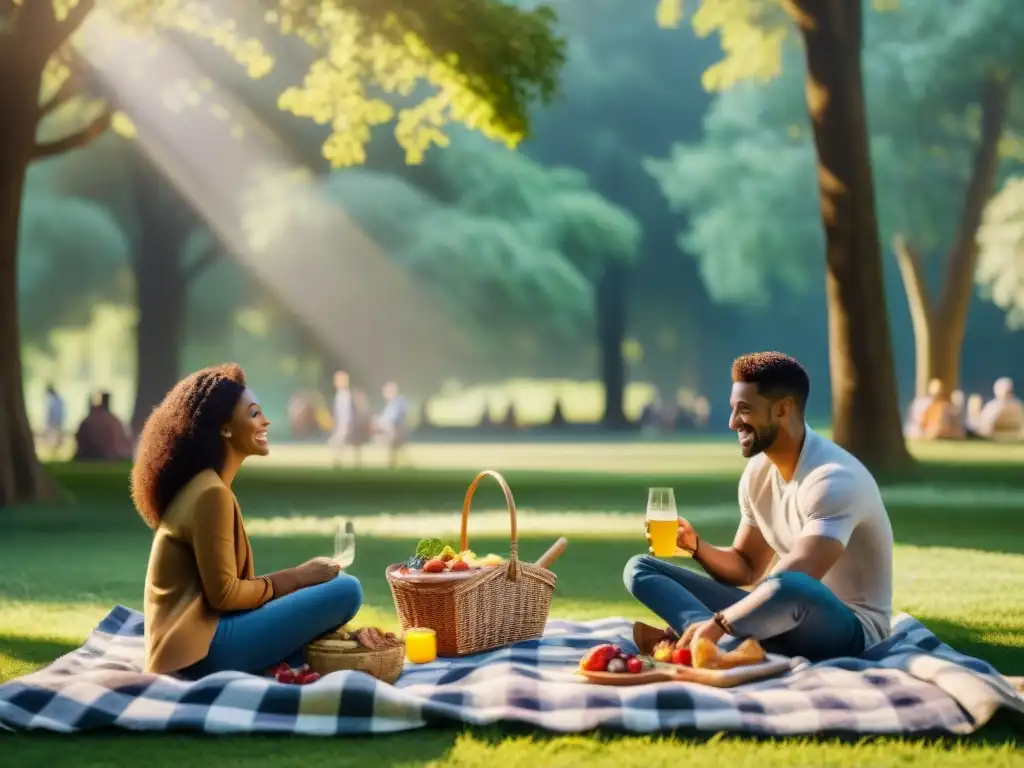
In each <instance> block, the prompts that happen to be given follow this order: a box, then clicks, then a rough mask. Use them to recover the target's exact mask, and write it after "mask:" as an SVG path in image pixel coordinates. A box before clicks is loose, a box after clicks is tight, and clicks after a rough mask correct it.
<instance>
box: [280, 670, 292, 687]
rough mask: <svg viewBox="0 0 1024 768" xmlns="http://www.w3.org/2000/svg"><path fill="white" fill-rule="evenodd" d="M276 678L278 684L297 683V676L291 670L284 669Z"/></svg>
mask: <svg viewBox="0 0 1024 768" xmlns="http://www.w3.org/2000/svg"><path fill="white" fill-rule="evenodd" d="M276 677H277V682H279V683H284V684H286V685H290V684H291V683H294V682H296V675H295V673H294V672H292V671H291V670H290V669H282V670H281V671H279V672H278V673H277V675H276Z"/></svg>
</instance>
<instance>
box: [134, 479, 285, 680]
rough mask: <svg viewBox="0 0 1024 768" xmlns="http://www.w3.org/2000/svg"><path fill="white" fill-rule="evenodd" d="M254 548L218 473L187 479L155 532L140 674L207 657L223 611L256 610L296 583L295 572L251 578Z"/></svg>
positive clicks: (173, 669) (164, 670) (170, 669)
mask: <svg viewBox="0 0 1024 768" xmlns="http://www.w3.org/2000/svg"><path fill="white" fill-rule="evenodd" d="M254 574H255V571H254V570H253V560H252V547H251V546H250V544H249V537H248V536H247V535H246V533H245V526H244V525H243V524H242V511H241V509H239V506H238V502H237V500H236V499H235V496H234V494H233V493H232V492H231V489H230V488H228V487H227V486H226V485H225V484H224V482H223V481H222V480H221V479H220V477H219V476H218V475H217V473H216V472H214V471H213V470H212V469H211V470H204V471H203V472H200V473H199V474H198V475H196V476H195V477H194V478H192V479H191V480H190V481H189V482H188V483H187V484H186V485H185V486H184V487H183V488H182V489H181V490H180V491H179V492H178V495H177V496H175V497H174V500H173V501H172V502H171V503H170V505H169V506H168V507H167V510H166V511H165V512H164V515H163V518H162V519H161V520H160V525H159V527H158V528H157V530H156V533H155V535H154V537H153V547H152V549H151V550H150V553H149V568H148V569H147V571H146V589H145V598H144V606H145V607H144V612H145V633H146V665H145V671H146V672H156V673H171V672H177V671H179V670H182V669H184V668H186V667H188V666H191V665H192V664H195V663H196V662H198V661H201V660H202V659H204V658H205V657H206V655H207V654H208V653H209V651H210V643H211V641H212V640H213V635H214V632H216V631H217V622H218V620H219V618H220V615H221V614H222V613H230V612H234V611H247V610H251V609H253V608H258V607H259V606H261V605H263V604H264V603H265V602H267V601H268V600H270V599H271V598H272V597H274V595H275V585H276V586H277V592H278V594H285V593H287V592H291V591H293V590H294V589H295V588H297V586H298V584H296V583H292V582H295V581H297V577H296V574H295V573H294V570H292V571H282V572H279V573H275V574H272V575H271V576H258V577H257V576H255V575H254Z"/></svg>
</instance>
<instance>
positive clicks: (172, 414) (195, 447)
mask: <svg viewBox="0 0 1024 768" xmlns="http://www.w3.org/2000/svg"><path fill="white" fill-rule="evenodd" d="M245 386H246V384H245V373H244V372H243V371H242V369H241V368H240V367H239V366H238V365H235V364H234V363H226V364H224V365H218V366H214V367H212V368H204V369H203V370H201V371H196V372H195V373H193V374H191V375H189V376H186V377H185V378H184V379H182V380H181V381H179V382H178V383H177V384H175V386H174V388H173V389H172V390H171V391H170V392H168V393H167V396H166V397H165V398H164V399H163V402H161V403H160V405H158V406H157V407H156V408H155V409H153V413H152V414H150V416H149V418H148V419H146V423H145V425H144V426H143V427H142V434H141V436H140V437H139V448H138V451H137V453H136V457H135V464H134V466H133V467H132V480H131V485H132V501H133V502H134V503H135V508H136V509H137V510H138V511H139V514H140V515H142V519H143V520H145V521H146V524H147V525H148V526H149V527H150V528H153V529H156V527H157V525H159V523H160V518H161V517H163V514H164V511H165V510H166V509H167V506H168V505H169V504H170V503H171V500H172V499H174V497H175V496H176V495H177V493H178V491H180V490H181V489H182V488H183V487H184V486H185V484H186V483H188V481H189V480H191V479H192V478H193V477H195V476H196V475H197V474H199V473H200V472H202V471H203V470H204V469H213V470H215V471H217V472H219V471H220V470H221V469H222V468H223V466H224V444H223V441H222V439H221V436H220V429H221V427H223V426H224V425H225V424H226V423H228V422H229V421H230V420H231V415H232V413H233V411H234V410H235V406H236V405H238V401H239V399H241V397H242V392H244V391H245Z"/></svg>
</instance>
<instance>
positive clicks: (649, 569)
mask: <svg viewBox="0 0 1024 768" xmlns="http://www.w3.org/2000/svg"><path fill="white" fill-rule="evenodd" d="M732 380H733V385H732V397H731V398H730V404H731V408H732V414H731V416H730V418H729V427H730V429H732V430H733V431H735V432H736V433H737V435H738V437H739V443H740V450H741V451H742V453H743V455H744V456H745V457H747V458H749V459H750V461H748V462H747V467H746V469H745V470H744V472H743V476H742V477H741V478H740V484H739V506H740V517H741V520H740V525H739V528H738V530H737V532H736V536H735V538H734V540H733V543H732V546H730V547H716V546H713V545H711V544H709V543H708V542H706V541H704V540H702V539H701V538H700V536H698V535H697V532H696V531H695V530H694V529H693V526H691V525H690V523H689V522H687V521H686V520H685V519H683V518H679V528H678V535H677V545H678V546H679V548H680V549H682V550H684V551H686V552H688V553H690V554H691V555H692V556H693V559H694V560H696V561H697V563H699V564H700V565H701V566H702V567H703V569H704V570H705V571H706V572H707V574H708V576H710V578H708V576H704V575H702V574H699V573H697V572H695V571H691V570H688V569H686V568H681V567H679V566H675V565H671V564H669V563H667V562H665V561H663V560H659V559H657V558H654V557H651V556H648V555H641V556H637V557H634V558H632V559H631V560H630V561H629V563H628V564H627V566H626V570H625V573H624V580H625V582H626V588H627V589H628V590H629V591H630V593H631V594H633V595H634V596H635V597H636V598H637V599H638V600H639V601H640V602H642V603H643V604H644V605H646V606H647V607H648V608H650V609H651V610H652V611H654V612H655V613H656V614H658V616H660V617H661V618H662V619H664V620H665V621H666V622H667V623H668V624H669V626H670V628H671V630H672V631H673V632H674V633H676V634H678V635H681V636H682V639H683V641H685V642H686V643H690V644H692V643H693V641H694V640H695V639H696V638H698V637H703V638H706V639H708V640H711V641H712V642H716V643H717V642H718V641H720V640H721V639H722V638H724V637H726V636H731V637H733V638H747V637H754V638H757V639H758V640H759V641H762V644H763V645H764V647H765V648H766V649H767V650H769V651H773V652H776V653H782V654H785V655H788V656H804V657H807V658H809V659H811V660H821V659H829V658H837V657H841V656H858V655H860V654H861V652H862V651H863V650H864V649H865V648H867V647H868V646H871V645H873V644H875V643H877V642H879V641H881V640H883V639H884V638H886V637H887V636H888V635H889V630H890V621H891V615H892V549H893V536H892V526H891V525H890V523H889V516H888V514H887V513H886V511H885V506H884V504H883V503H882V497H881V494H880V493H879V490H878V485H877V484H876V483H875V480H874V478H873V477H872V476H871V474H870V473H869V472H868V471H867V469H865V468H864V466H863V465H862V464H861V463H860V462H859V461H858V460H857V459H855V458H854V457H853V456H851V455H850V454H849V453H847V452H846V451H845V450H843V449H842V448H840V447H839V446H838V445H836V444H835V443H833V442H832V441H830V440H827V439H825V438H824V437H822V436H821V435H818V434H816V433H815V432H814V431H813V430H811V429H810V427H808V426H807V424H806V422H805V420H804V407H805V405H806V402H807V396H808V394H809V392H810V381H809V379H808V377H807V373H806V371H805V370H804V369H803V367H802V366H801V365H800V364H799V363H798V362H797V361H796V360H794V359H793V358H791V357H787V356H786V355H782V354H779V353H777V352H760V353H756V354H752V355H744V356H743V357H740V358H738V359H737V360H736V361H735V362H734V363H733V367H732ZM773 562H774V563H775V565H774V567H771V566H772V564H773ZM769 569H770V572H769ZM766 574H767V575H766ZM751 586H752V587H753V588H752V589H750V590H749V591H746V590H744V589H740V587H751ZM648 629H649V628H648Z"/></svg>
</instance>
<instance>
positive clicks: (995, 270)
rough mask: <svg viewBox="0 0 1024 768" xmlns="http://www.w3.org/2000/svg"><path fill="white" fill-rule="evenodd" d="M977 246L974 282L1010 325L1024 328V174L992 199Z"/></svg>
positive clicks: (1012, 180)
mask: <svg viewBox="0 0 1024 768" xmlns="http://www.w3.org/2000/svg"><path fill="white" fill-rule="evenodd" d="M978 248H979V252H978V269H977V271H976V273H975V282H976V283H977V284H978V286H979V287H980V289H981V291H982V294H983V295H984V296H985V297H986V298H988V299H989V300H991V301H992V303H993V304H995V305H996V306H997V307H999V308H1000V309H1002V310H1004V311H1005V312H1006V323H1007V325H1008V326H1009V327H1011V328H1024V178H1022V177H1016V178H1012V179H1010V180H1009V181H1007V182H1006V185H1005V186H1004V187H1003V188H1002V189H1001V190H1000V191H999V193H998V194H997V195H995V197H993V198H992V200H991V202H989V205H988V208H987V209H986V211H985V218H984V221H983V223H982V225H981V228H980V229H979V231H978Z"/></svg>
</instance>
